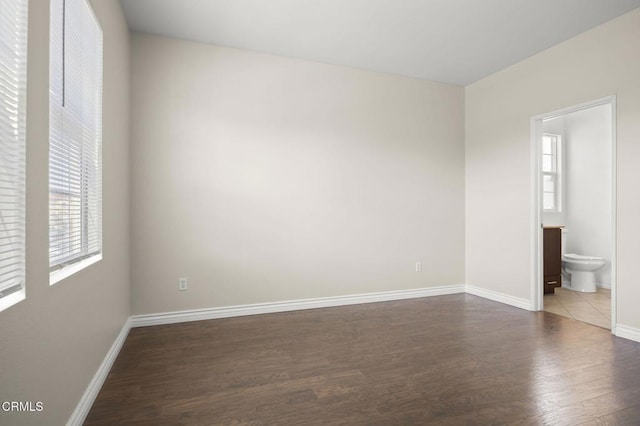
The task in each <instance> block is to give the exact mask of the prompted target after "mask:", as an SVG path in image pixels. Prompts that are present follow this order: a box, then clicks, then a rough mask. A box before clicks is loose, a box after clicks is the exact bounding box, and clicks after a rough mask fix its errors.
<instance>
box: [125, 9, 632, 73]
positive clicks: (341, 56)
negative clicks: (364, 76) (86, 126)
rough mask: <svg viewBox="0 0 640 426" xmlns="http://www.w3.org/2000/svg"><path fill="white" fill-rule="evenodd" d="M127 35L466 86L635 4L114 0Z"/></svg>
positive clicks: (617, 14)
mask: <svg viewBox="0 0 640 426" xmlns="http://www.w3.org/2000/svg"><path fill="white" fill-rule="evenodd" d="M121 1H122V4H123V7H124V11H125V14H126V16H127V20H128V22H129V26H130V27H131V29H132V30H133V31H138V32H144V33H151V34H158V35H164V36H168V37H177V38H182V39H188V40H195V41H200V42H205V43H212V44H216V45H218V46H226V47H235V48H240V49H249V50H253V51H258V52H264V53H271V54H276V55H284V56H291V57H296V58H302V59H308V60H313V61H319V62H325V63H330V64H338V65H346V66H350V67H356V68H363V69H368V70H373V71H381V72H389V73H394V74H401V75H406V76H410V77H418V78H424V79H429V80H435V81H440V82H446V83H452V84H458V85H466V84H469V83H472V82H474V81H476V80H479V79H481V78H483V77H485V76H487V75H490V74H492V73H494V72H496V71H498V70H500V69H503V68H505V67H507V66H509V65H511V64H513V63H516V62H518V61H520V60H522V59H524V58H526V57H529V56H531V55H533V54H535V53H537V52H540V51H542V50H544V49H546V48H548V47H551V46H553V45H555V44H558V43H560V42H562V41H564V40H567V39H569V38H571V37H572V36H574V35H577V34H579V33H581V32H583V31H586V30H588V29H590V28H593V27H595V26H597V25H599V24H601V23H603V22H606V21H608V20H610V19H612V18H614V17H616V16H619V15H622V14H624V13H626V12H628V11H630V10H632V9H635V8H637V7H640V0H121Z"/></svg>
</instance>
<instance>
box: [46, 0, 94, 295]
mask: <svg viewBox="0 0 640 426" xmlns="http://www.w3.org/2000/svg"><path fill="white" fill-rule="evenodd" d="M49 114H50V117H49V267H50V271H51V278H50V282H51V284H54V283H56V282H58V281H60V280H61V279H63V278H65V277H67V276H69V275H71V274H73V273H74V272H76V271H78V270H80V269H82V268H84V267H86V266H88V265H89V264H91V263H94V262H96V261H98V260H100V259H101V258H102V30H101V29H100V26H99V25H98V22H97V21H96V18H95V16H94V14H93V10H92V9H91V6H89V4H88V2H87V1H86V0H52V1H51V45H50V92H49Z"/></svg>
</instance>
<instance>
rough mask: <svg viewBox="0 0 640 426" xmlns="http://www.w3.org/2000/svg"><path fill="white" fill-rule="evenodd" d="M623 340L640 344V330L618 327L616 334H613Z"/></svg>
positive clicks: (624, 326) (623, 326)
mask: <svg viewBox="0 0 640 426" xmlns="http://www.w3.org/2000/svg"><path fill="white" fill-rule="evenodd" d="M613 334H615V335H616V336H618V337H622V338H623V339H629V340H633V341H634V342H640V329H638V328H634V327H629V326H627V325H620V324H618V325H616V329H615V332H614V333H613Z"/></svg>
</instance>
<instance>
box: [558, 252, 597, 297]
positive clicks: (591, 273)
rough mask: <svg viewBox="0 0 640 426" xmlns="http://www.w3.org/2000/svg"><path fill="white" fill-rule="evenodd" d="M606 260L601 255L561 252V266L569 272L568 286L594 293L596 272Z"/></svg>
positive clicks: (572, 288)
mask: <svg viewBox="0 0 640 426" xmlns="http://www.w3.org/2000/svg"><path fill="white" fill-rule="evenodd" d="M606 263H607V262H606V261H605V260H604V259H603V258H601V257H593V256H581V255H579V254H563V255H562V268H563V269H564V270H565V272H566V273H567V274H569V288H570V289H571V290H575V291H582V292H585V293H595V291H596V274H595V272H596V271H597V270H598V269H600V268H602V267H603V266H604V265H605V264H606Z"/></svg>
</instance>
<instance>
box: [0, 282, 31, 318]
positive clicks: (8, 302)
mask: <svg viewBox="0 0 640 426" xmlns="http://www.w3.org/2000/svg"><path fill="white" fill-rule="evenodd" d="M24 299H25V291H24V287H23V288H22V290H20V291H16V292H15V293H12V294H10V295H8V296H7V297H3V298H2V299H0V312H2V311H4V310H5V309H7V308H10V307H11V306H13V305H15V304H16V303H18V302H21V301H23V300H24Z"/></svg>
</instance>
